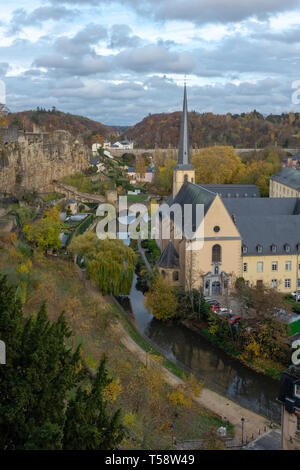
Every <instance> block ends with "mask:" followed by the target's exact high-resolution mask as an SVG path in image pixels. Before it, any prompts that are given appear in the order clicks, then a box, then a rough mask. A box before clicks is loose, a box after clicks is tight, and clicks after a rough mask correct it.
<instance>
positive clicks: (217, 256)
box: [212, 245, 221, 263]
mask: <svg viewBox="0 0 300 470" xmlns="http://www.w3.org/2000/svg"><path fill="white" fill-rule="evenodd" d="M212 262H213V263H220V262H221V246H220V245H214V246H213V247H212Z"/></svg>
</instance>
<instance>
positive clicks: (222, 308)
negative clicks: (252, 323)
mask: <svg viewBox="0 0 300 470" xmlns="http://www.w3.org/2000/svg"><path fill="white" fill-rule="evenodd" d="M220 312H222V313H232V310H231V308H227V307H224V306H222V305H221V306H220Z"/></svg>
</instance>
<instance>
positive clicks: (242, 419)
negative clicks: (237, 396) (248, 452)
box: [241, 418, 245, 445]
mask: <svg viewBox="0 0 300 470" xmlns="http://www.w3.org/2000/svg"><path fill="white" fill-rule="evenodd" d="M241 421H242V445H244V422H245V418H241Z"/></svg>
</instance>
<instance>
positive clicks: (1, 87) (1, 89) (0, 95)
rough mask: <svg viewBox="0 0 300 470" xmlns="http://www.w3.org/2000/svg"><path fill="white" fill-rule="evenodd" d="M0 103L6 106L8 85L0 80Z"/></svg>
mask: <svg viewBox="0 0 300 470" xmlns="http://www.w3.org/2000/svg"><path fill="white" fill-rule="evenodd" d="M0 103H1V104H6V85H5V83H4V81H3V80H0Z"/></svg>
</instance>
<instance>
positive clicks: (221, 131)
mask: <svg viewBox="0 0 300 470" xmlns="http://www.w3.org/2000/svg"><path fill="white" fill-rule="evenodd" d="M8 120H9V124H17V125H19V127H20V128H22V129H25V130H26V131H33V128H34V125H36V126H38V127H39V128H40V129H41V130H42V131H45V132H51V131H54V130H59V129H63V130H67V131H69V132H70V133H71V134H72V135H74V136H78V135H81V136H82V137H83V138H84V140H85V142H86V143H87V144H88V145H89V146H91V143H92V142H93V141H94V140H93V136H95V134H99V135H100V136H102V137H103V138H104V139H106V138H107V139H110V140H111V141H112V142H114V141H116V140H122V139H123V138H125V137H126V138H127V139H129V140H132V141H134V142H135V144H136V146H138V147H140V148H155V147H159V148H168V147H173V148H174V147H177V146H178V143H179V132H180V122H181V112H179V111H178V112H174V113H170V114H167V113H162V114H150V115H149V116H147V117H145V118H144V119H143V120H142V121H141V122H139V123H137V124H135V125H134V126H131V127H128V128H126V127H124V126H106V125H104V124H102V123H100V122H98V121H93V120H92V119H88V118H86V117H83V116H76V115H74V114H69V113H63V112H61V111H58V110H56V109H55V108H53V109H52V110H45V109H39V108H37V109H36V110H31V111H23V112H19V113H9V114H8ZM189 130H190V143H191V145H192V146H193V147H195V148H199V147H208V146H213V145H232V146H233V147H236V148H255V147H257V148H264V147H266V146H267V145H276V144H277V145H278V146H280V147H285V148H287V147H290V148H297V147H298V146H300V113H283V114H280V115H274V114H271V115H269V116H263V115H262V114H260V113H259V112H257V111H255V110H254V111H252V112H251V113H241V114H230V113H227V114H224V115H222V114H213V113H202V114H200V113H196V112H195V111H192V112H190V113H189ZM299 153H300V151H299Z"/></svg>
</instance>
